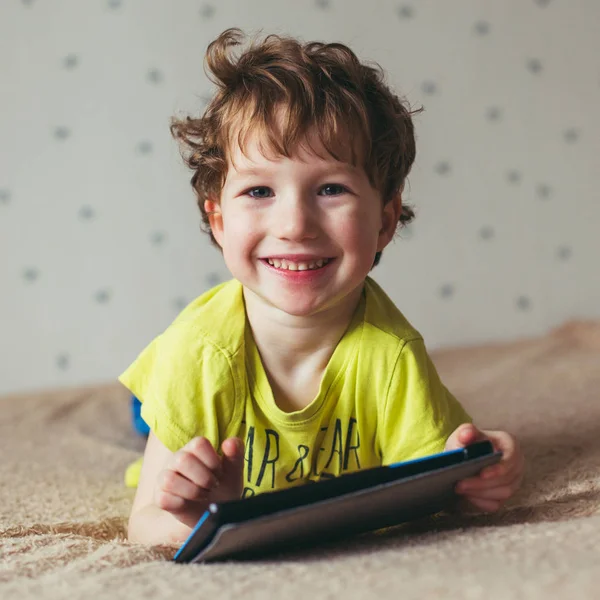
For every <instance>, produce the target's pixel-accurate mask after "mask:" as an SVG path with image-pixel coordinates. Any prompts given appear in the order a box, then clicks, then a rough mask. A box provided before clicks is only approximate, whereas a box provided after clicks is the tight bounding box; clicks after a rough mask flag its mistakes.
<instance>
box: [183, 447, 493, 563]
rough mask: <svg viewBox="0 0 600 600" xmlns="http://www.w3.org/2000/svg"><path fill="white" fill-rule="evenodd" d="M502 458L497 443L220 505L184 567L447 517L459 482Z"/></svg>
mask: <svg viewBox="0 0 600 600" xmlns="http://www.w3.org/2000/svg"><path fill="white" fill-rule="evenodd" d="M501 457H502V453H501V452H495V451H494V448H493V446H492V444H491V443H490V442H489V441H484V442H478V443H475V444H471V445H470V446H467V447H465V448H460V449H458V450H450V451H446V452H442V453H440V454H435V455H432V456H427V457H425V458H420V459H416V460H411V461H406V462H400V463H395V464H392V465H388V466H384V467H375V468H372V469H364V470H362V471H357V472H355V473H350V474H345V475H341V476H340V477H337V478H336V479H328V480H324V481H319V482H316V483H307V484H305V485H301V486H299V487H293V488H287V489H284V490H279V491H275V492H267V493H264V494H259V495H257V496H252V497H250V498H246V499H242V500H234V501H232V502H223V503H213V504H210V506H209V507H208V509H207V510H206V511H205V513H204V514H203V515H202V517H201V518H200V519H199V521H198V523H197V525H196V527H195V528H194V530H193V531H192V532H191V534H190V535H189V537H188V539H187V540H186V541H185V542H184V543H183V545H182V546H181V548H179V550H178V551H177V553H176V554H175V557H174V559H173V560H174V561H175V562H177V563H188V562H207V561H212V560H223V559H229V558H237V559H243V558H248V557H259V556H261V555H263V554H265V553H267V552H272V551H274V550H282V549H283V550H285V549H291V548H294V547H298V546H300V545H305V544H308V543H318V542H319V541H321V542H323V541H326V540H330V539H332V538H339V537H344V536H348V535H352V534H356V533H363V532H366V531H373V530H376V529H381V528H383V527H389V526H392V525H398V524H400V523H403V522H406V521H410V520H412V519H416V518H420V517H423V516H426V515H430V514H434V513H437V512H440V511H441V510H443V509H444V508H447V507H449V506H450V504H451V503H452V501H453V500H454V499H455V498H456V493H455V491H454V487H455V485H456V483H457V482H458V481H460V480H462V479H465V478H467V477H472V476H474V475H476V474H477V473H479V471H481V469H483V468H484V467H486V466H488V465H491V464H494V463H496V462H498V461H499V460H500V458H501Z"/></svg>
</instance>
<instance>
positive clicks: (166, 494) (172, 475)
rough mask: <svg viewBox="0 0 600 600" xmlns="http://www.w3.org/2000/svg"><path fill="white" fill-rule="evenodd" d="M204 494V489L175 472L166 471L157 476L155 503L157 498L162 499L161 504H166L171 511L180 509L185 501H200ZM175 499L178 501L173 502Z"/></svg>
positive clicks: (205, 492)
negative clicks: (169, 506)
mask: <svg viewBox="0 0 600 600" xmlns="http://www.w3.org/2000/svg"><path fill="white" fill-rule="evenodd" d="M206 494H207V491H206V490H205V489H203V488H200V487H198V486H197V485H195V484H194V483H193V482H191V481H190V480H189V479H186V478H185V477H183V476H182V475H180V474H179V473H176V472H175V471H171V470H169V469H166V470H164V471H162V472H161V473H160V475H159V478H158V490H157V501H158V499H159V497H163V502H168V503H169V504H170V505H171V507H172V508H171V509H172V510H176V509H177V508H178V507H179V508H181V507H182V506H183V505H184V504H185V501H186V500H191V501H197V500H202V499H203V498H205V497H206ZM176 498H178V499H179V500H175V499H176ZM161 508H163V507H162V506H161ZM165 510H167V509H165Z"/></svg>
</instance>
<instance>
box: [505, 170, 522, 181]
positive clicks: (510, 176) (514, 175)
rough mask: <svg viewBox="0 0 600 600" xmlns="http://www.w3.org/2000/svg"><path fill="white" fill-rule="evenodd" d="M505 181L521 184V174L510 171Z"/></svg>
mask: <svg viewBox="0 0 600 600" xmlns="http://www.w3.org/2000/svg"><path fill="white" fill-rule="evenodd" d="M506 179H508V181H509V182H510V183H515V184H516V183H521V172H520V171H517V169H511V170H510V171H509V172H508V173H507V174H506Z"/></svg>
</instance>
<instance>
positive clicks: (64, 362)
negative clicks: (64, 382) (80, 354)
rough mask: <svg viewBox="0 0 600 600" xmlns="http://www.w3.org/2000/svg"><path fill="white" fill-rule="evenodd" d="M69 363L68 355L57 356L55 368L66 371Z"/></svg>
mask: <svg viewBox="0 0 600 600" xmlns="http://www.w3.org/2000/svg"><path fill="white" fill-rule="evenodd" d="M70 362H71V359H70V357H69V355H68V354H59V355H58V356H57V357H56V366H57V367H58V368H59V369H60V370H61V371H66V370H67V369H68V368H69V364H70Z"/></svg>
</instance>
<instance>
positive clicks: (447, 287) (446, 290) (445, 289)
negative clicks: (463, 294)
mask: <svg viewBox="0 0 600 600" xmlns="http://www.w3.org/2000/svg"><path fill="white" fill-rule="evenodd" d="M453 294H454V286H453V285H452V284H451V283H445V284H444V285H442V286H441V287H440V296H441V297H442V298H450V296H452V295H453Z"/></svg>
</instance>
